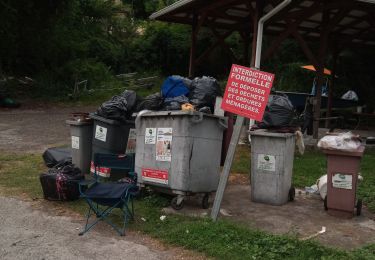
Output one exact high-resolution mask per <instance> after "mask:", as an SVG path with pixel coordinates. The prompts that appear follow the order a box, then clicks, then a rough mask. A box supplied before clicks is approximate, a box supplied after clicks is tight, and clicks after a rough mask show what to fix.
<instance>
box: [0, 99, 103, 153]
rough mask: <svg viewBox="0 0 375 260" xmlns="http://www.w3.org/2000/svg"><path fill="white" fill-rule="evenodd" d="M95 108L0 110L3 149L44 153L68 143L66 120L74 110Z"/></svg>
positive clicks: (44, 106)
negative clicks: (50, 148) (46, 150)
mask: <svg viewBox="0 0 375 260" xmlns="http://www.w3.org/2000/svg"><path fill="white" fill-rule="evenodd" d="M95 109H96V107H94V106H93V107H66V106H64V107H50V106H46V105H42V106H34V107H27V106H26V107H24V108H20V109H9V110H6V109H1V110H0V152H1V151H6V152H18V153H25V152H28V153H31V152H43V151H44V150H45V149H47V148H48V147H53V146H61V145H66V144H69V138H70V133H69V127H68V126H67V125H66V123H65V120H67V119H68V118H69V116H70V114H71V113H73V112H93V111H95Z"/></svg>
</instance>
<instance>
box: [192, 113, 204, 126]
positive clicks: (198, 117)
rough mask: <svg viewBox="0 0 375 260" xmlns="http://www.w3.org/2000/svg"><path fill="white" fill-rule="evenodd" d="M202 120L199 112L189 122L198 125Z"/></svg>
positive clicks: (201, 114)
mask: <svg viewBox="0 0 375 260" xmlns="http://www.w3.org/2000/svg"><path fill="white" fill-rule="evenodd" d="M202 120H203V113H202V112H200V113H199V114H196V115H194V116H193V117H192V118H191V121H192V122H193V123H194V124H198V123H200V122H202Z"/></svg>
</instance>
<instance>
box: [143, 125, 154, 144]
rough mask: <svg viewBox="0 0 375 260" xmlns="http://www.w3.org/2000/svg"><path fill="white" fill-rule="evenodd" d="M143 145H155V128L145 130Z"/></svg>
mask: <svg viewBox="0 0 375 260" xmlns="http://www.w3.org/2000/svg"><path fill="white" fill-rule="evenodd" d="M145 144H156V128H146V132H145Z"/></svg>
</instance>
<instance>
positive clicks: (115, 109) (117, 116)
mask: <svg viewBox="0 0 375 260" xmlns="http://www.w3.org/2000/svg"><path fill="white" fill-rule="evenodd" d="M137 100H139V98H138V96H137V94H136V93H135V91H132V90H125V91H124V92H123V93H122V94H121V95H116V96H113V97H112V98H111V99H110V100H108V101H106V102H104V103H103V104H102V105H101V106H100V107H99V108H98V110H97V111H96V113H97V115H99V116H101V117H104V118H107V119H113V120H119V121H126V120H127V119H129V118H130V117H131V115H132V114H133V112H134V110H135V105H136V103H137Z"/></svg>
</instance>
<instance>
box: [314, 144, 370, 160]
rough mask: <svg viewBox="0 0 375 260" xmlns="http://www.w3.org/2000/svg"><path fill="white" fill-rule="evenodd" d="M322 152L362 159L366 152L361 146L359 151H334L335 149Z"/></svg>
mask: <svg viewBox="0 0 375 260" xmlns="http://www.w3.org/2000/svg"><path fill="white" fill-rule="evenodd" d="M321 151H322V152H323V153H325V154H327V155H342V156H353V157H362V156H363V153H364V152H365V146H364V145H361V146H360V147H358V149H357V150H354V151H345V150H337V149H336V150H334V149H321Z"/></svg>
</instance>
